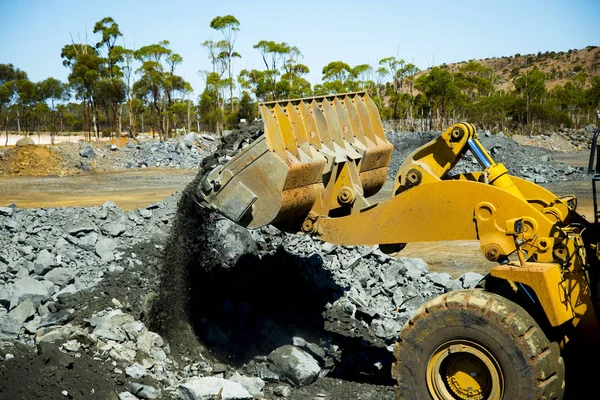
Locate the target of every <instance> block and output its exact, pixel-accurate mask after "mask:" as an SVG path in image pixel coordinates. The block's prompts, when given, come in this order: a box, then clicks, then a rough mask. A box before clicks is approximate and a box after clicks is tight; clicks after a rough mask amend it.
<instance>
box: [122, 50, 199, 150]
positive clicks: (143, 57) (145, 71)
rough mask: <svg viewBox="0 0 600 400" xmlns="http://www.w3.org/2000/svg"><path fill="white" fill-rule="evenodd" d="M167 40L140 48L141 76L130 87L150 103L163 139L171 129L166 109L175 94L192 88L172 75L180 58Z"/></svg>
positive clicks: (183, 92)
mask: <svg viewBox="0 0 600 400" xmlns="http://www.w3.org/2000/svg"><path fill="white" fill-rule="evenodd" d="M168 46H169V41H167V40H163V41H161V42H159V43H156V44H151V45H148V46H144V47H141V48H140V49H139V50H137V51H136V52H135V57H136V59H137V60H138V61H140V62H141V63H142V66H141V67H140V68H139V69H138V72H139V73H140V74H141V76H140V79H139V80H138V81H137V82H136V83H135V84H134V86H133V90H134V92H135V93H136V94H137V95H138V96H139V97H140V98H145V99H147V100H148V102H149V103H150V104H151V105H152V110H153V114H154V121H153V122H154V123H155V124H156V125H157V126H158V129H159V134H160V137H161V140H166V138H167V137H168V136H169V135H170V132H171V118H170V113H169V109H170V107H171V106H172V105H173V102H174V100H175V95H176V94H177V93H182V94H185V93H187V92H190V91H191V87H190V85H189V83H188V82H186V81H185V80H184V79H183V78H182V77H181V76H179V75H175V69H176V67H177V65H179V64H180V63H181V62H182V61H183V58H182V57H181V56H180V55H179V54H177V53H173V52H172V51H171V49H169V47H168Z"/></svg>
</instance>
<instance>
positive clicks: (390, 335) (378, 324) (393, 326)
mask: <svg viewBox="0 0 600 400" xmlns="http://www.w3.org/2000/svg"><path fill="white" fill-rule="evenodd" d="M400 329H402V325H400V323H399V322H398V321H395V320H393V319H391V318H384V319H376V320H373V322H372V323H371V330H372V331H373V334H374V335H375V336H377V337H379V338H381V339H397V338H398V334H399V333H400Z"/></svg>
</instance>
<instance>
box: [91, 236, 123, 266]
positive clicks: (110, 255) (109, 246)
mask: <svg viewBox="0 0 600 400" xmlns="http://www.w3.org/2000/svg"><path fill="white" fill-rule="evenodd" d="M118 245H119V241H118V240H117V239H109V238H102V239H100V240H98V242H97V243H96V246H95V249H96V254H98V256H99V257H100V258H101V259H102V261H103V262H106V263H108V262H111V261H113V260H114V259H115V249H116V247H117V246H118Z"/></svg>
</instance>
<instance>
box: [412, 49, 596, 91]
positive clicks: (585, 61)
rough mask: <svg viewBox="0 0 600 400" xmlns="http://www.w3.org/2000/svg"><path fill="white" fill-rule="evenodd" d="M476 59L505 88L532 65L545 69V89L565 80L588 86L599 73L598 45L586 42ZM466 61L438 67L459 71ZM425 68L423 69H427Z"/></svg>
mask: <svg viewBox="0 0 600 400" xmlns="http://www.w3.org/2000/svg"><path fill="white" fill-rule="evenodd" d="M469 61H475V62H478V63H480V64H481V65H483V66H484V67H485V68H489V69H491V70H492V72H493V75H494V76H495V81H494V86H495V88H496V89H502V90H506V91H510V90H514V89H515V86H514V83H513V81H514V79H515V78H516V77H518V76H520V75H524V74H526V73H527V71H529V70H532V69H535V68H537V69H539V70H540V71H542V72H544V73H545V74H546V76H547V78H546V89H547V90H550V89H552V88H553V87H554V86H556V85H560V86H563V85H564V84H565V83H566V82H568V81H573V80H575V81H577V80H580V82H581V83H582V84H583V85H582V87H583V88H584V89H587V88H588V87H589V86H590V84H591V78H592V77H594V76H600V47H599V46H588V47H586V48H584V49H579V50H569V51H561V52H554V51H546V52H544V53H542V52H538V53H537V54H518V53H517V54H515V55H513V56H506V57H493V58H486V59H484V60H469ZM469 61H462V62H458V63H452V64H442V65H441V66H440V67H443V68H447V69H448V70H449V71H450V72H458V71H459V70H460V68H461V67H463V66H465V65H467V63H468V62H469ZM427 72H428V70H426V71H423V73H427Z"/></svg>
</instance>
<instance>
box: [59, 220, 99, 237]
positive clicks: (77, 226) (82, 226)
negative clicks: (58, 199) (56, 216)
mask: <svg viewBox="0 0 600 400" xmlns="http://www.w3.org/2000/svg"><path fill="white" fill-rule="evenodd" d="M66 230H67V232H68V233H69V234H71V235H77V234H78V233H82V232H92V231H95V230H96V224H94V223H93V222H92V221H91V220H88V219H84V220H78V221H77V222H75V223H73V224H72V225H69V226H68V227H67V228H66Z"/></svg>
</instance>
